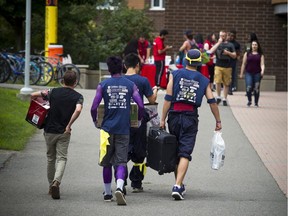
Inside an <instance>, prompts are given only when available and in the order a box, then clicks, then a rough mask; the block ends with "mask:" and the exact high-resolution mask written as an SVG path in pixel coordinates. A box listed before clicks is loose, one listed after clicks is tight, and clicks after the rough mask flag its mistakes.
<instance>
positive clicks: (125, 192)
mask: <svg viewBox="0 0 288 216" xmlns="http://www.w3.org/2000/svg"><path fill="white" fill-rule="evenodd" d="M122 191H123V194H124V195H125V196H126V194H127V191H126V187H125V186H123V190H122Z"/></svg>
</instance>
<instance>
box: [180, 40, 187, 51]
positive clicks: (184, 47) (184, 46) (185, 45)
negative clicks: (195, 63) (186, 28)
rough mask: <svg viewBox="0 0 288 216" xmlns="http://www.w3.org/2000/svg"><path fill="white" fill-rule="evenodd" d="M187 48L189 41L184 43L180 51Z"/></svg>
mask: <svg viewBox="0 0 288 216" xmlns="http://www.w3.org/2000/svg"><path fill="white" fill-rule="evenodd" d="M186 47H187V41H184V43H183V44H182V46H181V47H180V48H179V51H180V52H182V51H183V50H185V49H186Z"/></svg>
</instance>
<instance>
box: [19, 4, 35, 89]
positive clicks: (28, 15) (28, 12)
mask: <svg viewBox="0 0 288 216" xmlns="http://www.w3.org/2000/svg"><path fill="white" fill-rule="evenodd" d="M30 39H31V0H26V36H25V76H24V77H25V82H24V87H23V88H21V90H20V94H24V95H28V94H30V93H31V92H32V91H33V89H32V88H30V86H29V80H30V77H29V76H30V74H29V73H30Z"/></svg>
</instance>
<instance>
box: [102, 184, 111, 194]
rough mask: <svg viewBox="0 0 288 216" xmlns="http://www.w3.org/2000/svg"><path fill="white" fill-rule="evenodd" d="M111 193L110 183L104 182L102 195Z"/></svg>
mask: <svg viewBox="0 0 288 216" xmlns="http://www.w3.org/2000/svg"><path fill="white" fill-rule="evenodd" d="M107 194H108V195H111V183H105V184H104V195H107Z"/></svg>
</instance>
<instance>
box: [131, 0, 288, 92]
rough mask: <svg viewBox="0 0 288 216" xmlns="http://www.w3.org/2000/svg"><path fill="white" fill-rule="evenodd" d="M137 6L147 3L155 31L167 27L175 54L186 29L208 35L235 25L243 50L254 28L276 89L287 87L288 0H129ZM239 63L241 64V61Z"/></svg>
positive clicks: (170, 43) (282, 89)
mask: <svg viewBox="0 0 288 216" xmlns="http://www.w3.org/2000/svg"><path fill="white" fill-rule="evenodd" d="M128 5H129V6H130V7H134V8H137V9H142V8H144V7H145V6H146V7H147V10H146V12H147V14H148V15H149V16H150V17H151V19H153V20H154V27H155V30H156V31H158V32H159V31H160V29H163V28H165V29H167V30H168V31H169V35H168V38H167V44H169V45H173V47H174V48H173V50H172V51H170V53H168V54H169V55H173V54H175V53H176V52H177V51H178V49H179V47H180V46H181V44H182V43H183V32H184V31H185V30H187V29H192V30H193V33H201V34H202V35H203V36H206V35H207V34H208V33H210V32H215V33H218V32H219V30H221V29H226V30H230V29H235V30H236V31H237V41H238V42H239V43H240V44H241V46H242V51H243V52H244V46H245V43H247V40H248V34H249V33H250V32H255V33H256V34H257V36H258V39H259V41H260V43H261V46H262V48H263V51H264V55H265V66H266V69H265V74H267V75H275V76H276V90H277V91H286V90H287V1H286V0H272V1H271V0H214V1H211V0H128ZM239 67H240V64H239Z"/></svg>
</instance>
